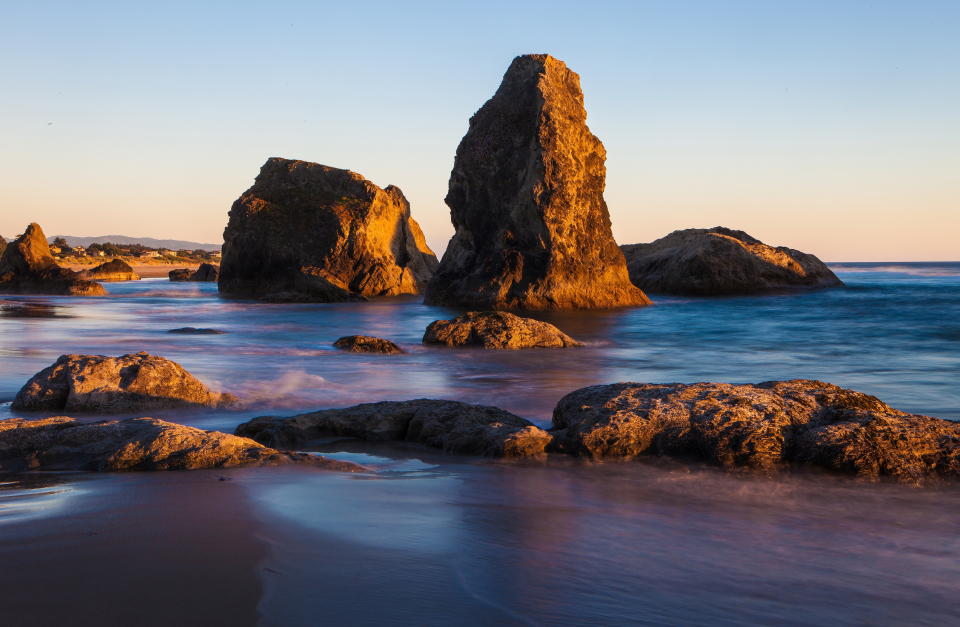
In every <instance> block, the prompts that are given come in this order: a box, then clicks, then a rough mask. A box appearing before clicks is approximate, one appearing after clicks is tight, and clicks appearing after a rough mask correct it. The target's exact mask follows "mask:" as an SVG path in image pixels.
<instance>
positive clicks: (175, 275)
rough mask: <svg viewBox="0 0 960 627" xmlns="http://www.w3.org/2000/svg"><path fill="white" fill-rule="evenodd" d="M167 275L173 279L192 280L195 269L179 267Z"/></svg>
mask: <svg viewBox="0 0 960 627" xmlns="http://www.w3.org/2000/svg"><path fill="white" fill-rule="evenodd" d="M167 276H168V277H170V280H171V281H178V282H179V281H190V280H191V279H190V277H192V276H193V271H192V270H191V269H190V268H177V269H176V270H171V271H170V272H168V273H167Z"/></svg>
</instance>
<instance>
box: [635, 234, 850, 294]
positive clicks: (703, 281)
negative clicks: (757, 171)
mask: <svg viewBox="0 0 960 627" xmlns="http://www.w3.org/2000/svg"><path fill="white" fill-rule="evenodd" d="M621 248H622V249H623V252H624V254H625V255H626V258H627V268H628V269H629V271H630V279H631V280H632V281H633V282H634V284H636V285H637V286H638V287H641V288H643V289H644V290H647V291H649V292H654V293H661V294H680V295H691V296H720V295H724V294H751V293H758V292H767V291H776V290H784V289H796V288H807V289H810V288H824V287H840V286H842V285H843V282H842V281H840V279H838V278H837V276H836V275H835V274H834V273H833V272H832V271H831V270H830V269H829V268H828V267H827V266H826V264H824V263H823V262H822V261H820V260H819V259H817V258H816V257H814V256H813V255H809V254H807V253H803V252H800V251H799V250H793V249H791V248H786V247H783V246H780V247H778V248H774V247H773V246H767V245H766V244H764V243H763V242H761V241H760V240H758V239H756V238H753V237H750V236H749V235H747V234H746V233H744V232H743V231H734V230H732V229H727V228H724V227H722V226H718V227H716V228H712V229H685V230H682V231H674V232H673V233H671V234H669V235H667V236H666V237H661V238H660V239H658V240H656V241H654V242H651V243H649V244H628V245H625V246H622V247H621Z"/></svg>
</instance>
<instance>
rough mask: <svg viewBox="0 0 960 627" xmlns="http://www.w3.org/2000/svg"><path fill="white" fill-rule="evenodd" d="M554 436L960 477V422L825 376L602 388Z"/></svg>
mask: <svg viewBox="0 0 960 627" xmlns="http://www.w3.org/2000/svg"><path fill="white" fill-rule="evenodd" d="M551 434H552V435H553V438H554V439H553V444H552V447H551V448H552V450H555V451H559V452H565V453H572V454H577V455H584V456H588V457H592V458H594V459H603V458H627V459H629V458H634V457H637V456H640V455H647V454H659V455H666V456H672V457H681V458H691V459H699V460H703V461H707V462H710V463H714V464H719V465H721V466H724V467H727V468H754V469H764V470H774V469H776V468H779V467H782V466H785V465H807V466H815V467H820V468H824V469H828V470H831V471H837V472H844V473H852V474H856V475H860V476H863V477H870V478H875V477H882V476H889V477H893V478H895V479H898V480H901V481H907V482H919V481H922V480H923V479H925V478H928V477H933V476H952V477H957V476H960V423H956V422H951V421H949V420H941V419H938V418H930V417H928V416H918V415H912V414H906V413H904V412H901V411H897V410H896V409H893V408H891V407H889V406H888V405H886V404H884V403H883V402H881V401H880V400H879V399H877V398H875V397H873V396H868V395H866V394H861V393H859V392H855V391H853V390H848V389H844V388H841V387H838V386H836V385H832V384H829V383H824V382H822V381H808V380H795V381H770V382H766V383H760V384H757V385H731V384H727V383H695V384H691V385H684V384H669V385H651V384H642V383H616V384H613V385H596V386H591V387H587V388H583V389H580V390H577V391H575V392H571V393H570V394H568V395H566V396H565V397H563V398H562V399H561V400H560V402H559V403H558V404H557V406H556V408H555V409H554V412H553V428H552V429H551Z"/></svg>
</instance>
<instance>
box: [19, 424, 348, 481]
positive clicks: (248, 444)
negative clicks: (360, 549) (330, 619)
mask: <svg viewBox="0 0 960 627" xmlns="http://www.w3.org/2000/svg"><path fill="white" fill-rule="evenodd" d="M289 463H299V464H309V465H312V466H319V467H322V468H326V469H329V470H342V471H347V472H354V471H359V470H364V468H363V467H361V466H358V465H357V464H353V463H351V462H343V461H337V460H332V459H327V458H323V457H319V456H315V455H308V454H305V453H285V452H280V451H276V450H274V449H271V448H267V447H265V446H263V445H262V444H258V443H257V442H254V441H253V440H251V439H249V438H242V437H238V436H236V435H229V434H226V433H220V432H217V431H203V430H201V429H196V428H194V427H187V426H184V425H180V424H175V423H172V422H166V421H164V420H157V419H155V418H131V419H128V420H119V421H116V420H114V421H103V422H94V423H89V422H80V421H78V420H76V419H74V418H67V417H63V416H61V417H58V418H46V419H43V420H24V419H17V418H14V419H10V420H0V471H7V472H10V471H13V472H19V471H24V470H93V471H100V472H106V471H123V470H194V469H199V468H227V467H233V466H276V465H279V464H289Z"/></svg>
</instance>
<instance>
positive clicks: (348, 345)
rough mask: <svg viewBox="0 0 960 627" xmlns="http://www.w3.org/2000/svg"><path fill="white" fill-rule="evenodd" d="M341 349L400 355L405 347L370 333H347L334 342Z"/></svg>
mask: <svg viewBox="0 0 960 627" xmlns="http://www.w3.org/2000/svg"><path fill="white" fill-rule="evenodd" d="M333 345H334V346H336V347H337V348H339V349H340V350H345V351H350V352H351V353H384V354H386V355H399V354H400V353H402V352H403V349H402V348H400V347H399V346H397V345H396V344H394V343H393V342H391V341H390V340H385V339H383V338H379V337H371V336H369V335H347V336H345V337H342V338H340V339H339V340H337V341H336V342H334V343H333Z"/></svg>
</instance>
